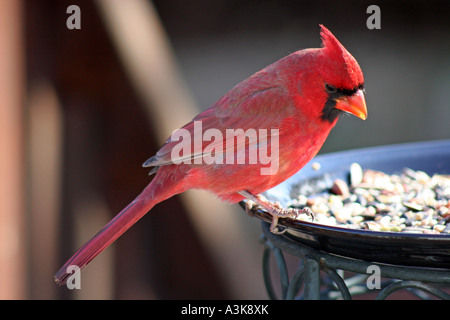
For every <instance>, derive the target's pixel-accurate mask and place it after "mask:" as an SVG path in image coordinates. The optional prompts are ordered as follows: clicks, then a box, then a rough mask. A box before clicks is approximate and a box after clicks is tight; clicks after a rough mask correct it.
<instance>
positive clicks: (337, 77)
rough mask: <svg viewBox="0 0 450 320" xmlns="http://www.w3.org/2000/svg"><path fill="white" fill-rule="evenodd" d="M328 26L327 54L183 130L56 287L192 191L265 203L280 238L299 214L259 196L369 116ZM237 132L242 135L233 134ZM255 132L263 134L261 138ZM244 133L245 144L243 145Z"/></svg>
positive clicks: (246, 84) (302, 55)
mask: <svg viewBox="0 0 450 320" xmlns="http://www.w3.org/2000/svg"><path fill="white" fill-rule="evenodd" d="M320 27H321V37H322V48H319V49H305V50H300V51H297V52H294V53H292V54H290V55H288V56H286V57H284V58H282V59H281V60H278V61H277V62H275V63H273V64H271V65H269V66H268V67H266V68H264V69H262V70H261V71H259V72H257V73H255V74H254V75H252V76H251V77H249V78H248V79H246V80H244V81H242V82H241V83H239V84H237V85H236V86H235V87H234V88H233V89H231V90H230V91H229V92H228V93H227V94H225V95H224V96H223V97H222V98H221V99H219V101H217V102H216V103H215V104H213V105H212V106H211V107H210V108H209V109H207V110H205V111H204V112H202V113H200V114H199V115H198V116H197V117H195V118H194V119H193V120H192V121H191V122H189V123H188V124H186V125H185V126H184V127H183V128H182V129H184V130H179V131H177V132H175V133H174V134H173V135H172V137H171V138H169V139H168V140H167V141H166V143H165V144H164V145H163V146H162V148H161V149H160V150H159V151H158V152H157V153H156V155H155V156H153V157H151V158H150V159H149V160H147V161H146V162H145V163H144V165H143V166H144V167H153V168H152V171H151V173H156V176H155V177H154V178H153V180H152V181H151V183H150V184H149V185H148V186H147V187H146V188H145V189H144V190H143V192H142V193H141V194H140V195H139V196H138V197H137V198H136V199H135V200H134V201H133V202H131V203H130V204H129V205H128V206H127V207H126V208H125V209H123V210H122V211H121V212H120V213H119V214H118V215H117V216H116V217H115V218H114V219H112V220H111V221H110V222H109V223H108V224H107V225H106V226H104V227H103V229H101V230H100V231H99V232H98V233H97V234H96V235H95V236H94V237H93V238H92V239H91V240H89V241H88V242H87V243H86V244H85V245H83V246H82V247H81V248H80V249H79V250H78V251H77V252H76V253H75V254H74V255H73V256H72V258H70V259H69V260H68V261H67V262H66V264H65V265H64V266H63V267H62V268H61V269H60V270H59V271H58V272H57V273H56V275H55V280H56V282H57V283H58V284H64V283H65V282H66V280H67V278H68V277H69V276H70V273H67V272H66V271H67V268H68V266H70V265H76V266H78V267H79V268H80V269H82V268H84V267H85V266H86V265H87V264H88V263H89V262H90V261H91V260H92V259H94V258H95V257H96V256H97V255H98V254H99V253H100V252H102V251H103V250H104V249H105V248H106V247H108V246H109V245H110V244H111V243H113V242H114V241H115V240H116V239H117V238H118V237H120V235H122V234H123V233H124V232H125V231H126V230H127V229H128V228H130V227H131V226H132V225H133V224H134V223H136V221H138V220H139V219H140V218H142V216H144V215H145V214H146V213H147V212H148V211H149V210H150V209H151V208H152V207H153V206H154V205H156V204H157V203H159V202H161V201H163V200H165V199H167V198H170V197H172V196H173V195H175V194H178V193H181V192H184V191H186V190H188V189H192V188H195V189H206V190H210V191H212V192H214V193H215V194H216V195H217V196H219V197H220V198H221V199H223V200H226V201H228V202H230V203H236V202H239V201H241V200H243V199H245V198H247V199H250V200H253V201H255V202H257V203H258V204H259V205H261V206H263V207H264V208H265V209H266V210H267V211H268V212H270V213H271V214H272V216H273V218H274V219H273V223H272V226H271V230H272V231H273V232H277V230H278V229H277V228H276V224H277V221H278V218H280V217H291V216H295V215H297V214H299V213H300V212H298V211H294V210H281V209H278V208H276V207H275V206H274V205H272V204H270V203H268V202H265V201H264V200H262V199H261V198H260V197H258V196H257V195H258V194H259V193H261V192H264V191H266V190H268V189H270V188H272V187H274V186H276V185H278V184H280V183H281V182H283V181H284V180H286V179H287V178H289V177H290V176H292V175H293V174H294V173H296V172H297V171H298V170H300V169H301V168H302V167H303V166H304V165H305V164H306V163H307V162H309V161H310V160H311V159H312V158H313V157H314V156H315V155H316V154H317V152H318V151H319V149H320V148H321V146H322V144H323V143H324V141H325V139H326V138H327V136H328V134H329V132H330V130H331V129H332V128H333V126H334V125H335V124H336V122H337V120H338V117H339V115H340V114H341V113H343V112H347V113H351V114H353V115H355V116H357V117H359V118H361V119H363V120H364V119H366V117H367V109H366V103H365V100H364V94H363V85H364V78H363V74H362V71H361V69H360V67H359V65H358V63H357V62H356V60H355V58H353V56H352V55H351V54H350V53H349V52H348V51H347V50H346V49H345V48H344V47H343V46H342V45H341V43H339V41H338V40H337V39H336V38H335V37H334V36H333V34H332V33H331V32H330V31H329V30H328V29H326V28H325V27H324V26H320ZM230 129H234V130H235V131H234V132H235V133H236V134H235V135H234V136H233V135H231V137H230V135H227V133H228V132H229V130H230ZM236 129H242V130H236ZM250 130H253V131H250ZM249 132H253V133H255V132H256V133H260V134H259V137H258V136H257V137H256V139H255V137H252V138H251V137H250V136H249ZM180 133H183V134H186V133H188V134H191V135H192V137H193V138H192V139H187V138H186V136H185V135H183V137H184V139H183V140H182V139H181V138H180V136H181V135H180ZM207 133H208V134H207ZM177 134H178V135H177ZM243 135H244V138H245V139H240V138H242V137H243ZM198 136H200V139H202V140H201V141H200V143H198ZM235 139H236V140H235ZM236 141H237V142H236ZM268 146H270V148H269V149H270V153H271V154H272V155H276V157H275V158H274V159H273V161H274V162H276V163H272V164H271V166H270V168H269V166H268V163H267V161H266V162H265V163H263V161H262V158H260V159H259V160H261V161H258V159H256V161H255V159H253V160H252V161H242V159H247V158H249V156H250V154H251V152H255V151H261V150H262V148H265V152H266V153H267V154H268V153H269V150H268V149H267V148H268ZM260 156H261V154H260ZM246 157H247V158H246ZM211 160H215V161H211ZM247 160H248V159H247ZM264 168H266V169H269V171H268V172H267V171H266V172H264V171H263V170H262V169H264ZM306 213H307V212H306Z"/></svg>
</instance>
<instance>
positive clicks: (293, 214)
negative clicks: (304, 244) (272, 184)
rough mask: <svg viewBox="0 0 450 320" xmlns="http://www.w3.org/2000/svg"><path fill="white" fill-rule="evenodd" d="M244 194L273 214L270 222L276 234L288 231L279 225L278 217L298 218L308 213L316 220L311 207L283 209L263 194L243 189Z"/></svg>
mask: <svg viewBox="0 0 450 320" xmlns="http://www.w3.org/2000/svg"><path fill="white" fill-rule="evenodd" d="M239 194H241V195H242V196H244V197H246V198H247V199H249V200H251V201H253V202H255V203H256V204H258V205H259V206H260V207H262V208H263V209H265V210H266V211H267V212H268V213H270V215H271V216H272V223H271V224H270V232H272V233H274V234H283V233H285V232H286V228H284V229H282V230H280V228H279V227H278V219H280V218H292V219H297V218H298V217H299V216H300V215H301V214H307V215H308V216H309V217H310V218H311V219H312V220H313V221H314V214H313V212H312V211H311V210H310V209H309V208H303V209H292V208H289V209H283V208H282V207H281V205H280V204H279V203H272V202H270V201H268V200H267V199H266V198H264V197H263V196H262V195H257V196H255V195H254V194H252V193H251V192H248V191H246V190H245V191H241V192H239Z"/></svg>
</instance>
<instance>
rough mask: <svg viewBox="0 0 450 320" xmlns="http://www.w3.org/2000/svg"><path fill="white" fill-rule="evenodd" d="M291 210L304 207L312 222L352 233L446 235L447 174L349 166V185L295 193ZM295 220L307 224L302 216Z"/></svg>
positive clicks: (449, 207)
mask: <svg viewBox="0 0 450 320" xmlns="http://www.w3.org/2000/svg"><path fill="white" fill-rule="evenodd" d="M291 207H292V208H299V209H303V208H305V207H308V208H310V209H311V211H312V212H313V213H314V221H313V222H314V223H317V224H322V225H330V226H338V227H345V228H351V229H361V230H371V231H391V232H405V233H425V234H450V223H449V221H450V175H444V174H434V175H433V176H431V177H430V176H429V175H428V174H427V173H425V172H423V171H419V170H413V169H410V168H405V169H403V170H402V172H401V173H399V174H392V175H390V174H386V173H384V172H381V171H376V170H371V169H366V170H362V168H361V166H360V165H359V164H357V163H354V164H352V165H351V167H350V177H349V183H347V182H345V181H344V180H340V179H336V180H334V182H333V185H332V187H331V188H330V189H328V192H325V193H320V194H318V195H317V194H316V195H311V196H304V195H300V196H298V198H296V199H295V200H294V201H293V203H292V204H291ZM298 219H299V220H304V221H311V219H310V218H307V217H305V215H300V216H299V217H298Z"/></svg>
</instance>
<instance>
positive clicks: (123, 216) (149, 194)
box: [54, 176, 183, 285]
mask: <svg viewBox="0 0 450 320" xmlns="http://www.w3.org/2000/svg"><path fill="white" fill-rule="evenodd" d="M158 180H159V179H158V176H156V177H155V178H154V179H153V181H152V182H151V183H150V184H149V185H148V186H147V187H146V188H145V189H144V190H143V191H142V193H141V194H140V195H139V196H138V197H137V198H136V199H135V200H134V201H133V202H131V203H130V204H129V205H128V206H127V207H126V208H125V209H123V210H122V211H121V212H119V214H117V215H116V216H115V217H114V218H113V219H112V220H111V221H110V222H108V224H106V225H105V226H104V227H103V228H102V229H101V230H100V231H99V232H98V233H97V234H96V235H95V236H93V237H92V239H91V240H89V241H88V242H86V243H85V244H84V245H83V246H82V247H81V248H80V249H78V251H77V252H75V254H74V255H73V256H72V257H71V258H70V259H69V260H68V261H67V262H66V263H65V264H64V265H63V266H62V267H61V268H60V269H59V270H58V272H57V273H56V274H55V276H54V278H55V282H56V283H57V284H59V285H64V284H65V283H66V281H67V279H68V278H69V277H70V275H71V271H73V269H72V268H73V267H72V266H77V267H78V268H79V269H80V270H82V269H83V268H84V267H86V265H87V264H88V263H89V262H90V261H92V260H93V259H94V258H95V257H96V256H97V255H98V254H100V253H101V252H102V251H103V250H105V249H106V248H107V247H108V246H109V245H110V244H112V243H113V242H114V241H115V240H116V239H117V238H119V237H120V236H121V235H122V234H123V233H124V232H125V231H127V230H128V229H129V228H130V227H131V226H132V225H133V224H135V223H136V222H137V221H138V220H139V219H140V218H142V217H143V216H144V215H145V214H146V213H147V212H148V211H149V210H150V209H151V208H153V206H155V205H156V204H157V203H159V202H161V201H163V200H165V199H167V198H170V197H171V196H173V195H175V194H177V193H180V192H182V191H183V190H180V191H178V190H177V187H179V185H177V183H176V182H172V181H170V182H172V183H170V182H169V181H167V180H166V182H169V183H161V181H158ZM168 180H170V179H168ZM170 184H171V185H170ZM69 267H70V268H69ZM69 269H70V270H71V271H70V272H69Z"/></svg>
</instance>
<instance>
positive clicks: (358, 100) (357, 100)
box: [335, 90, 367, 120]
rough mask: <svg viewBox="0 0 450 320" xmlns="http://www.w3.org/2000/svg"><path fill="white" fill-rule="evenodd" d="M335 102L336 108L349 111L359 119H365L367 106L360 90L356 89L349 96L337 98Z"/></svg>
mask: <svg viewBox="0 0 450 320" xmlns="http://www.w3.org/2000/svg"><path fill="white" fill-rule="evenodd" d="M336 102H337V103H336V106H335V108H336V109H339V110H342V111H345V112H348V113H351V114H353V115H355V116H357V117H358V118H360V119H363V120H366V118H367V107H366V100H365V99H364V93H363V92H362V90H358V91H356V92H355V93H354V94H352V95H351V96H348V97H341V98H338V99H336Z"/></svg>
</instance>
